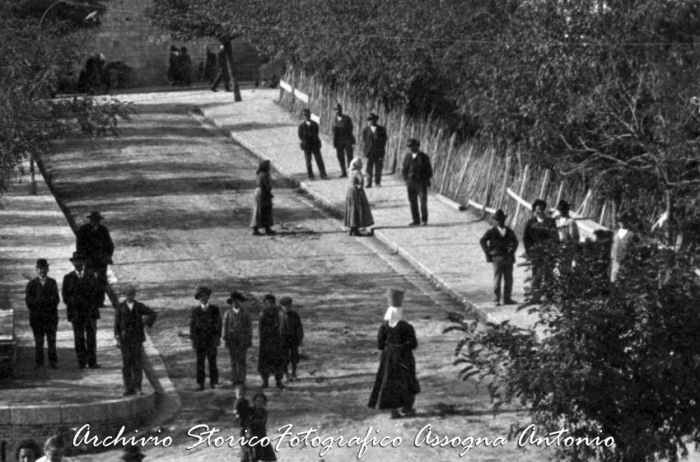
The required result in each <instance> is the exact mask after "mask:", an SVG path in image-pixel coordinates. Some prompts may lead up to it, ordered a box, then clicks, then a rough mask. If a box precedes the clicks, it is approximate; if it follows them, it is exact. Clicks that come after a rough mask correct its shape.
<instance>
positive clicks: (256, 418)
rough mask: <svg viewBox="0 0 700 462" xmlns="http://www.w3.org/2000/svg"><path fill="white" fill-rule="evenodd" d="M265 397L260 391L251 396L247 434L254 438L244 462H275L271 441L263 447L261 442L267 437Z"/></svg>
mask: <svg viewBox="0 0 700 462" xmlns="http://www.w3.org/2000/svg"><path fill="white" fill-rule="evenodd" d="M266 427H267V396H265V393H263V392H262V391H259V392H258V393H256V394H255V396H253V410H252V412H251V415H250V419H249V420H248V434H249V435H250V437H255V438H256V440H255V441H254V443H255V444H254V445H251V447H250V449H251V450H250V451H248V452H246V453H245V454H247V455H248V458H247V459H243V460H244V462H274V461H276V460H277V456H276V455H275V449H274V447H273V443H272V442H271V441H269V442H267V443H268V444H266V445H263V444H262V443H261V440H262V439H263V438H265V437H266V436H267V428H266Z"/></svg>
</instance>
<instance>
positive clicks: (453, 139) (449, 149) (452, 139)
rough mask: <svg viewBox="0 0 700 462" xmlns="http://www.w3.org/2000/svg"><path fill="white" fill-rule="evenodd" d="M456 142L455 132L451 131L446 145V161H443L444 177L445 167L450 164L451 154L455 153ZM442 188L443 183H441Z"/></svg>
mask: <svg viewBox="0 0 700 462" xmlns="http://www.w3.org/2000/svg"><path fill="white" fill-rule="evenodd" d="M456 143H457V134H456V133H453V134H452V136H451V137H450V143H449V145H448V146H447V162H446V163H445V172H444V173H443V176H444V177H447V169H448V168H449V165H450V159H451V158H452V155H453V154H454V153H455V144H456ZM448 186H451V185H448ZM443 188H444V183H443ZM443 190H444V189H443Z"/></svg>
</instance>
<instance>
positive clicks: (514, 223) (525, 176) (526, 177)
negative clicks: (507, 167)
mask: <svg viewBox="0 0 700 462" xmlns="http://www.w3.org/2000/svg"><path fill="white" fill-rule="evenodd" d="M529 179H530V164H527V165H525V170H523V182H522V183H521V184H520V193H519V194H518V196H520V197H521V198H522V197H523V194H525V187H526V186H527V183H528V180H529ZM518 215H520V202H518V201H516V204H515V215H513V219H512V220H511V222H510V223H511V225H512V227H515V226H517V224H518Z"/></svg>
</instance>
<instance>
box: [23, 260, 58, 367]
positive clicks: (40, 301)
mask: <svg viewBox="0 0 700 462" xmlns="http://www.w3.org/2000/svg"><path fill="white" fill-rule="evenodd" d="M36 272H37V274H38V276H37V277H35V278H34V279H32V280H31V281H29V283H28V284H27V288H26V291H25V298H24V300H25V302H26V304H27V309H28V310H29V326H30V327H31V328H32V333H33V334H34V362H35V367H37V368H38V367H42V366H43V365H44V338H46V346H47V347H48V355H49V367H51V369H58V354H57V353H56V330H57V329H58V304H59V303H61V299H60V298H59V296H58V284H56V280H55V279H53V278H50V277H48V274H49V262H48V261H47V260H46V259H45V258H40V259H38V260H37V261H36Z"/></svg>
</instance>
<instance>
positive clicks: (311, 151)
mask: <svg viewBox="0 0 700 462" xmlns="http://www.w3.org/2000/svg"><path fill="white" fill-rule="evenodd" d="M301 115H302V117H303V118H304V121H303V122H302V123H301V124H299V140H301V150H302V151H304V157H305V158H306V173H307V175H308V176H309V179H311V180H313V179H314V169H313V167H312V166H311V156H312V155H313V156H314V159H316V166H317V167H318V174H319V175H320V176H321V178H322V179H324V180H325V179H326V178H328V175H326V166H325V165H324V164H323V157H322V156H321V138H319V136H318V124H317V123H316V122H314V121H313V120H311V111H310V110H309V109H306V108H305V109H302V111H301Z"/></svg>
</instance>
